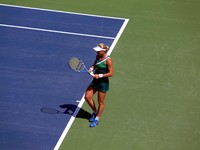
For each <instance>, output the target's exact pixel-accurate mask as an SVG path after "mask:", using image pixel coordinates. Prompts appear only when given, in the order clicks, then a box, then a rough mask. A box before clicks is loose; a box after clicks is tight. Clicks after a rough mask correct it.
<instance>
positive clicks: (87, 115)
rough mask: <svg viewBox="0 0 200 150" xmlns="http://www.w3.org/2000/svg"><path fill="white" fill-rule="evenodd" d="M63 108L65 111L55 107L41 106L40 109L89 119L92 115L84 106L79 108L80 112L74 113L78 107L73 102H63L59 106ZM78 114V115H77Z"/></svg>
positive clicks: (48, 112)
mask: <svg viewBox="0 0 200 150" xmlns="http://www.w3.org/2000/svg"><path fill="white" fill-rule="evenodd" d="M59 107H60V108H62V109H63V111H60V110H57V109H54V108H45V107H44V108H41V109H40V111H41V112H43V113H47V114H67V115H71V116H72V115H73V116H74V117H76V118H82V119H89V118H90V117H91V114H90V113H89V112H87V111H85V110H84V109H83V108H79V112H78V114H77V115H76V114H74V113H75V111H76V109H77V107H78V106H76V105H73V104H63V105H60V106H59ZM75 115H76V116H75Z"/></svg>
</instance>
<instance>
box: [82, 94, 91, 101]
mask: <svg viewBox="0 0 200 150" xmlns="http://www.w3.org/2000/svg"><path fill="white" fill-rule="evenodd" d="M84 98H85V100H86V101H89V100H91V99H92V97H91V96H90V95H88V94H86V95H85V97H84Z"/></svg>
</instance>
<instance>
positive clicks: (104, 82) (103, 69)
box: [90, 57, 110, 92]
mask: <svg viewBox="0 0 200 150" xmlns="http://www.w3.org/2000/svg"><path fill="white" fill-rule="evenodd" d="M108 58H110V57H106V58H105V59H104V60H103V61H100V60H97V61H96V64H95V67H94V69H95V71H94V74H105V73H107V72H108V66H107V65H106V60H107V59H108ZM90 85H91V86H92V87H93V88H95V89H96V90H97V91H100V92H107V91H108V90H109V80H108V77H103V78H99V79H93V80H92V83H91V84H90Z"/></svg>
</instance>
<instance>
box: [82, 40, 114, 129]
mask: <svg viewBox="0 0 200 150" xmlns="http://www.w3.org/2000/svg"><path fill="white" fill-rule="evenodd" d="M93 49H94V50H95V51H96V52H97V55H96V60H95V62H94V64H93V65H92V67H91V68H90V69H89V71H90V72H94V76H93V80H92V82H91V84H90V85H89V87H88V88H87V90H86V93H85V100H86V101H87V103H88V104H89V106H90V107H91V108H92V110H93V113H92V117H91V118H90V119H89V121H90V122H91V124H90V127H96V126H97V125H98V124H99V119H100V117H101V115H102V113H103V110H104V100H105V97H106V92H107V91H108V90H109V79H108V78H109V77H112V75H113V63H112V59H111V58H110V57H109V56H108V55H107V52H108V50H109V47H108V46H106V45H105V44H103V43H101V44H99V45H97V46H96V47H94V48H93ZM95 93H97V94H98V108H97V107H96V104H95V102H94V100H93V98H92V97H93V95H94V94H95Z"/></svg>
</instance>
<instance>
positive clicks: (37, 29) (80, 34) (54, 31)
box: [0, 24, 115, 39]
mask: <svg viewBox="0 0 200 150" xmlns="http://www.w3.org/2000/svg"><path fill="white" fill-rule="evenodd" d="M0 26H2V27H9V28H18V29H26V30H34V31H43V32H51V33H59V34H68V35H69V34H70V35H78V36H88V37H95V38H104V39H115V38H114V37H108V36H99V35H92V34H82V33H74V32H65V31H57V30H49V29H41V28H32V27H24V26H15V25H9V24H0Z"/></svg>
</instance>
